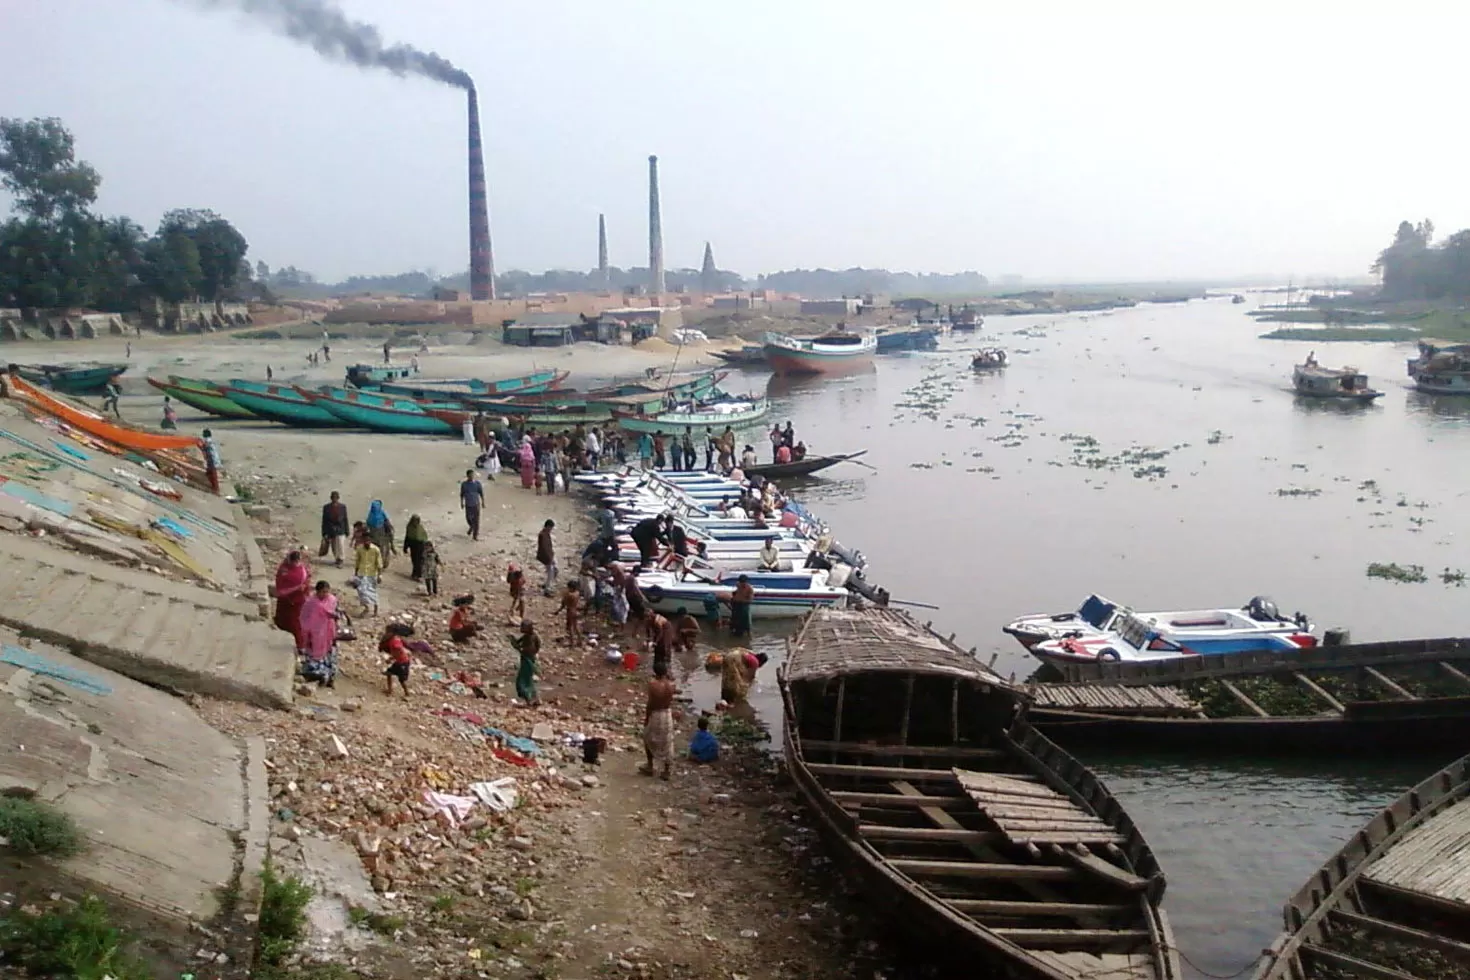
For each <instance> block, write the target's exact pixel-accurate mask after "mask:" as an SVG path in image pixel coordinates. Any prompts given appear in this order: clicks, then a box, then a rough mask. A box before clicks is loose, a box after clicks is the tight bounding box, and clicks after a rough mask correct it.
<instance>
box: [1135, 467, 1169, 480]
mask: <svg viewBox="0 0 1470 980" xmlns="http://www.w3.org/2000/svg"><path fill="white" fill-rule="evenodd" d="M1168 475H1169V468H1168V467H1166V466H1140V467H1138V468H1137V469H1135V470H1134V471H1133V478H1134V479H1136V480H1157V479H1159V478H1160V477H1164V476H1168Z"/></svg>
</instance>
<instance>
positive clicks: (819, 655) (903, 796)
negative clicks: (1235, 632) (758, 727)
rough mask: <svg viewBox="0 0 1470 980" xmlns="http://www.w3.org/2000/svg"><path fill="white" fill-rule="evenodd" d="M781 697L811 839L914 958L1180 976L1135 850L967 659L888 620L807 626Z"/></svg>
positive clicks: (848, 613)
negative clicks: (914, 947)
mask: <svg viewBox="0 0 1470 980" xmlns="http://www.w3.org/2000/svg"><path fill="white" fill-rule="evenodd" d="M780 682H781V693H782V700H783V703H784V707H785V751H786V762H787V766H788V767H789V769H790V771H791V775H792V778H793V779H794V781H795V783H796V786H797V788H798V789H799V790H800V792H801V794H802V796H803V797H805V799H806V801H807V802H808V803H809V804H810V806H811V808H812V811H813V812H814V814H815V816H816V820H817V822H818V825H819V829H821V831H822V832H823V835H824V836H825V838H826V839H827V840H828V842H829V844H830V846H831V847H832V849H833V851H834V853H836V854H837V855H839V857H840V858H841V859H843V860H845V861H846V862H847V863H848V865H849V866H850V867H851V868H852V869H853V870H854V871H855V872H856V873H857V875H858V876H859V877H860V878H861V880H862V881H863V883H864V884H865V885H866V886H867V888H868V889H869V890H870V892H871V895H872V897H873V899H874V901H875V903H877V904H880V905H881V906H882V907H883V908H885V909H886V910H887V911H888V912H889V913H890V914H891V915H892V916H893V917H894V919H895V921H896V923H898V924H900V925H902V926H904V927H906V928H907V929H908V930H909V931H911V932H912V933H913V934H914V935H915V936H916V938H918V939H919V940H920V941H922V942H923V943H924V944H925V946H926V948H928V949H930V950H933V951H935V953H936V955H938V956H940V957H943V958H945V959H947V960H949V961H951V962H952V963H953V964H954V965H955V967H957V968H959V969H962V970H963V971H964V972H965V974H966V975H971V976H1000V977H1007V978H1026V980H1034V978H1049V980H1082V978H1103V977H1107V978H1110V980H1132V978H1139V980H1142V978H1149V980H1174V978H1178V977H1180V976H1181V971H1180V966H1179V963H1178V960H1177V954H1176V953H1175V952H1174V941H1173V936H1172V934H1171V932H1170V929H1169V925H1168V920H1167V919H1166V917H1165V915H1164V912H1163V910H1162V909H1161V908H1160V907H1159V903H1160V901H1161V899H1162V897H1163V891H1164V877H1163V874H1162V872H1160V870H1159V868H1158V864H1157V862H1156V861H1155V859H1154V856H1153V853H1152V852H1151V851H1150V850H1149V847H1148V844H1147V843H1146V842H1145V841H1144V839H1143V837H1142V835H1141V834H1140V833H1139V832H1138V829H1137V828H1136V827H1135V826H1134V825H1133V823H1132V821H1131V820H1130V819H1129V818H1128V816H1127V815H1126V814H1125V813H1124V812H1123V810H1122V807H1121V806H1120V805H1119V804H1118V801H1117V800H1116V799H1114V798H1113V797H1112V796H1111V795H1110V794H1109V793H1108V791H1107V789H1106V788H1105V787H1104V786H1103V785H1102V783H1101V782H1099V781H1098V779H1097V778H1096V777H1095V776H1094V775H1093V774H1092V773H1091V772H1089V771H1088V770H1087V769H1086V768H1085V767H1083V766H1082V764H1081V763H1079V762H1078V761H1077V760H1076V759H1074V758H1072V757H1071V756H1069V755H1067V754H1066V753H1065V752H1063V751H1062V750H1061V749H1059V748H1058V747H1057V746H1055V745H1053V744H1052V743H1051V742H1049V741H1047V739H1046V738H1044V737H1043V736H1042V735H1041V734H1039V733H1038V732H1036V731H1035V730H1034V729H1032V728H1031V727H1030V726H1029V725H1028V724H1027V723H1026V722H1025V721H1024V719H1023V717H1022V716H1023V714H1024V705H1025V702H1026V698H1025V696H1024V695H1023V694H1022V693H1021V692H1019V691H1018V690H1016V689H1014V688H1012V687H1009V686H1008V685H1006V684H1005V683H1004V682H1003V681H1002V680H1001V679H1000V678H999V677H997V676H996V675H994V674H992V673H990V672H989V671H988V670H986V669H985V668H984V667H983V666H982V665H981V664H980V663H979V662H977V661H976V660H975V659H974V657H973V656H971V655H969V654H967V653H965V652H964V651H962V650H960V649H959V648H957V647H955V646H954V645H953V644H952V643H950V642H947V641H945V640H942V639H941V638H940V637H938V636H936V635H934V634H933V633H931V632H929V631H928V630H926V629H924V628H922V627H920V626H918V625H917V624H916V623H914V622H913V621H912V620H911V619H909V618H908V617H907V616H905V615H904V614H902V613H898V612H894V611H892V610H888V609H866V610H840V611H839V610H818V611H816V612H814V613H812V614H811V615H810V616H809V617H808V618H807V619H806V621H805V622H804V623H803V624H802V626H801V629H800V630H799V631H798V633H797V634H796V635H795V636H794V637H793V638H792V639H791V640H790V641H789V642H788V656H787V660H786V663H785V664H784V666H783V667H782V670H781V676H780Z"/></svg>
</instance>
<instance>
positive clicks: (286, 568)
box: [275, 551, 311, 653]
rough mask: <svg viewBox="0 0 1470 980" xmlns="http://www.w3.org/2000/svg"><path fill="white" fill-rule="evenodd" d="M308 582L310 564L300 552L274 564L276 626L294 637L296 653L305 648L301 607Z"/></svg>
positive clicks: (309, 581)
mask: <svg viewBox="0 0 1470 980" xmlns="http://www.w3.org/2000/svg"><path fill="white" fill-rule="evenodd" d="M310 583H311V566H310V565H308V564H307V563H306V560H305V559H303V558H302V557H301V552H299V551H293V552H291V553H290V554H289V555H287V556H286V560H285V561H283V562H281V564H280V565H278V566H276V618H275V624H276V628H277V629H282V630H285V631H286V632H287V633H290V634H291V635H292V636H293V637H295V638H296V651H297V652H298V653H300V652H301V651H302V650H303V649H304V648H305V644H304V643H303V642H302V639H301V607H302V606H303V605H305V603H306V594H307V591H308V589H309V588H310Z"/></svg>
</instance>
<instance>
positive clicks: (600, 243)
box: [597, 214, 612, 288]
mask: <svg viewBox="0 0 1470 980" xmlns="http://www.w3.org/2000/svg"><path fill="white" fill-rule="evenodd" d="M611 278H612V277H611V276H609V275H608V274H607V217H606V216H605V215H601V214H599V215H598V216H597V281H598V282H599V283H600V284H601V285H602V286H603V288H606V287H607V285H608V283H609V282H610V281H611Z"/></svg>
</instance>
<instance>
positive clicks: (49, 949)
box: [0, 896, 149, 980]
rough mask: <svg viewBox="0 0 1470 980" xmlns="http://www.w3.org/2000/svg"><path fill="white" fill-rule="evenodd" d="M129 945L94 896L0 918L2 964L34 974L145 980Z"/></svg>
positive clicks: (81, 979) (84, 979) (144, 972)
mask: <svg viewBox="0 0 1470 980" xmlns="http://www.w3.org/2000/svg"><path fill="white" fill-rule="evenodd" d="M127 944H128V936H127V934H126V933H124V932H123V931H122V930H121V929H118V928H117V927H115V926H113V925H112V923H111V922H110V921H109V920H108V916H107V908H106V906H104V905H103V904H102V902H101V901H100V900H99V899H97V898H96V897H95V896H88V897H87V898H85V899H83V900H82V902H81V903H80V904H79V905H76V906H74V907H72V908H69V909H66V910H64V911H53V912H44V913H30V912H25V911H21V910H17V911H15V912H13V913H11V914H9V915H6V916H3V917H0V963H3V965H4V966H6V967H8V966H12V965H14V966H18V967H19V968H20V969H21V970H23V971H25V972H26V973H29V974H31V975H33V976H38V977H72V978H76V980H103V978H105V977H111V978H112V980H148V978H149V972H148V970H147V968H146V967H145V966H143V964H142V963H140V962H139V961H138V960H137V958H135V957H134V956H133V955H132V954H131V953H130V952H129V951H128V949H127ZM3 972H6V973H8V970H6V971H3Z"/></svg>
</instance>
